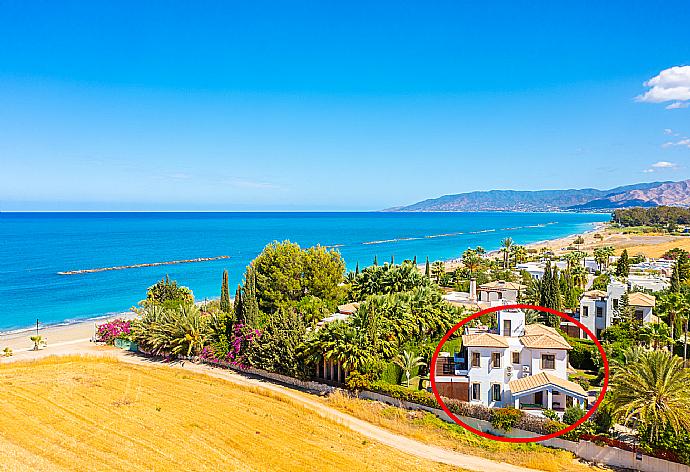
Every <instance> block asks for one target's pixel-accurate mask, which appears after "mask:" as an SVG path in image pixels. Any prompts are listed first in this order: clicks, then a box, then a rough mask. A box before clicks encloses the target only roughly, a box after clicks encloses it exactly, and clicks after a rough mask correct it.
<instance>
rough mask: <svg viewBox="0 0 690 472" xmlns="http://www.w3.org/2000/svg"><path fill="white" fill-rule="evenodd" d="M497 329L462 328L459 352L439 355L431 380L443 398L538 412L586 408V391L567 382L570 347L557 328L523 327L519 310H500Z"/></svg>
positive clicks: (538, 325) (523, 320) (577, 385)
mask: <svg viewBox="0 0 690 472" xmlns="http://www.w3.org/2000/svg"><path fill="white" fill-rule="evenodd" d="M498 326H499V328H498V329H497V330H493V331H492V330H477V329H472V328H468V329H466V331H465V334H464V335H463V336H462V348H461V350H460V352H459V353H455V354H453V355H451V354H450V353H446V354H445V355H444V356H443V357H439V359H438V361H437V364H436V366H435V382H436V387H437V389H438V390H439V393H440V394H441V395H444V396H448V397H451V398H457V399H460V400H464V401H469V402H477V403H482V404H484V405H486V406H489V407H505V406H514V407H515V408H522V409H526V410H537V411H538V410H541V409H544V408H548V409H554V410H556V411H559V410H560V411H563V410H565V408H567V407H568V406H572V405H575V404H579V405H581V406H582V407H583V408H584V407H586V406H587V392H585V391H584V389H583V388H582V387H581V386H580V385H579V384H577V383H575V382H571V381H569V380H568V374H567V369H568V351H569V350H570V349H571V346H570V345H569V344H568V343H567V342H566V340H565V339H564V338H563V337H562V336H561V335H560V334H558V332H557V331H556V330H555V329H553V328H549V327H547V326H544V325H541V324H533V325H526V324H525V314H524V312H523V311H522V310H500V311H498Z"/></svg>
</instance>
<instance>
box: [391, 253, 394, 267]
mask: <svg viewBox="0 0 690 472" xmlns="http://www.w3.org/2000/svg"><path fill="white" fill-rule="evenodd" d="M393 264H395V256H394V255H393V254H391V265H393Z"/></svg>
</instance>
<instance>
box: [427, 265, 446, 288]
mask: <svg viewBox="0 0 690 472" xmlns="http://www.w3.org/2000/svg"><path fill="white" fill-rule="evenodd" d="M445 272H446V265H445V264H444V263H443V261H436V262H434V263H433V264H431V274H432V275H433V276H434V278H435V279H436V283H437V284H440V283H441V276H442V275H443V274H444V273H445Z"/></svg>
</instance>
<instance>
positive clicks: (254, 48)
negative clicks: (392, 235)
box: [0, 0, 690, 210]
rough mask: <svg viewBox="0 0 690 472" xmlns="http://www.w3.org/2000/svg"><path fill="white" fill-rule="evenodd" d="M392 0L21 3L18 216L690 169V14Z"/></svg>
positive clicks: (11, 85) (7, 22)
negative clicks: (20, 212) (26, 212)
mask: <svg viewBox="0 0 690 472" xmlns="http://www.w3.org/2000/svg"><path fill="white" fill-rule="evenodd" d="M372 3H374V2H361V3H359V2H327V1H320V2H261V1H252V2H220V1H219V2H180V3H176V2H159V3H156V2H132V3H127V2H123V1H120V2H112V3H111V4H110V5H109V6H107V5H106V6H104V5H103V4H102V2H52V1H51V2H29V1H2V0H0V164H1V165H0V168H1V169H2V171H1V172H0V210H22V209H32V210H36V209H49V210H69V209H80V210H97V209H104V210H157V209H161V210H173V209H180V210H374V209H379V208H384V207H388V206H394V205H400V204H406V203H412V202H415V201H417V200H421V199H425V198H429V197H435V196H439V195H442V194H448V193H459V192H465V191H473V190H490V189H499V188H511V189H548V188H580V187H597V188H608V187H614V186H617V185H624V184H629V183H634V182H643V181H654V180H680V179H686V178H690V170H689V168H688V164H689V163H690V140H688V136H690V108H687V107H686V106H687V105H688V104H689V103H690V88H688V87H690V67H688V68H683V67H681V66H688V65H690V28H688V27H687V22H688V19H690V3H688V2H685V1H682V2H664V4H663V7H656V6H654V5H652V4H650V3H649V2H635V1H621V2H608V1H607V2H578V3H577V4H570V5H556V3H559V2H534V3H532V4H531V5H525V4H523V2H505V3H502V2H492V3H490V4H487V3H488V2H471V3H470V2H458V1H452V2H403V1H396V2H375V4H372ZM674 67H676V68H675V69H672V68H674ZM662 71H664V72H662ZM660 74H661V75H660ZM654 77H656V79H653V78H654ZM650 80H651V82H649V83H647V85H646V86H645V83H646V82H648V81H650ZM645 94H646V95H645Z"/></svg>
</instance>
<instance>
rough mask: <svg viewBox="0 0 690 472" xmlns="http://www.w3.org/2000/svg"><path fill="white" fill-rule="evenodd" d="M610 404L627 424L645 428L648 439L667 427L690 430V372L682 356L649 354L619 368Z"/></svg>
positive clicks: (613, 378) (614, 380) (664, 352)
mask: <svg viewBox="0 0 690 472" xmlns="http://www.w3.org/2000/svg"><path fill="white" fill-rule="evenodd" d="M611 405H612V407H613V411H614V414H615V415H616V416H617V417H618V418H620V419H621V420H622V421H623V422H624V424H626V425H627V424H630V423H631V422H637V423H640V424H642V425H645V433H646V436H647V438H658V437H659V433H660V432H661V431H663V430H664V429H665V428H666V427H670V428H672V429H673V430H674V431H675V432H680V431H687V430H688V429H690V370H688V369H685V368H684V367H683V361H682V359H681V358H680V357H678V356H675V355H673V354H672V353H670V352H667V351H649V352H645V353H643V354H641V355H640V357H639V358H638V359H637V360H636V361H635V362H629V363H625V364H622V365H620V366H619V367H617V368H616V370H615V373H614V374H613V376H612V378H611Z"/></svg>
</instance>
